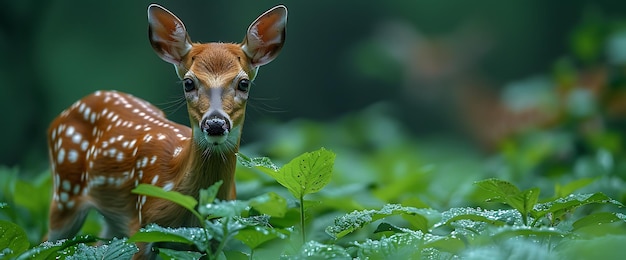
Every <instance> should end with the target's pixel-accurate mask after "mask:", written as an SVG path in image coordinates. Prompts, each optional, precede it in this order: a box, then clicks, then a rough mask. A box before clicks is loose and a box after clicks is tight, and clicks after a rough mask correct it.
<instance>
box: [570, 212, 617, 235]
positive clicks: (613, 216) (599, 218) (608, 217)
mask: <svg viewBox="0 0 626 260" xmlns="http://www.w3.org/2000/svg"><path fill="white" fill-rule="evenodd" d="M620 217H621V218H620ZM624 217H625V216H624V215H623V214H619V213H614V212H598V213H593V214H591V215H587V216H585V217H583V218H581V219H579V220H577V221H576V222H574V224H572V227H573V228H574V231H576V230H579V229H581V228H584V227H590V226H594V227H595V226H598V225H601V224H608V223H614V222H618V221H621V222H625V221H626V219H624Z"/></svg>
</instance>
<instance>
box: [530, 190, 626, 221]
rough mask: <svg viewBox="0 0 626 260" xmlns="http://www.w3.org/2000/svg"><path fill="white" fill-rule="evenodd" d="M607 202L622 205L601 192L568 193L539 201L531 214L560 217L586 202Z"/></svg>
mask: <svg viewBox="0 0 626 260" xmlns="http://www.w3.org/2000/svg"><path fill="white" fill-rule="evenodd" d="M594 203H597V204H609V205H616V206H624V205H623V204H622V203H620V202H619V201H616V200H614V199H611V198H610V197H608V196H606V195H604V194H603V193H601V192H597V193H593V194H570V195H569V196H567V197H564V198H558V199H556V200H553V201H549V202H546V203H539V204H537V205H535V207H534V209H533V211H532V215H533V217H535V218H537V219H538V218H541V217H543V216H545V215H546V214H548V213H551V214H552V218H554V219H560V218H561V217H562V216H563V214H565V213H567V212H571V211H572V210H574V209H576V208H578V207H580V206H583V205H588V204H594Z"/></svg>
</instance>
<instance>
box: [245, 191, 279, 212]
mask: <svg viewBox="0 0 626 260" xmlns="http://www.w3.org/2000/svg"><path fill="white" fill-rule="evenodd" d="M250 206H251V207H252V208H254V209H255V210H257V211H258V212H261V213H262V214H266V215H270V216H272V217H279V218H282V217H284V216H285V214H286V213H287V200H286V199H285V198H283V197H281V196H280V195H278V194H276V193H275V192H268V193H265V194H263V195H261V196H258V197H255V198H253V199H251V200H250Z"/></svg>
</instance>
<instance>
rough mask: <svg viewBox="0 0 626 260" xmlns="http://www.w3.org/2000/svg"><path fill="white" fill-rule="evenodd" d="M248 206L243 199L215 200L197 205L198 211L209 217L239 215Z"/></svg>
mask: <svg viewBox="0 0 626 260" xmlns="http://www.w3.org/2000/svg"><path fill="white" fill-rule="evenodd" d="M248 208H249V205H248V203H247V202H245V201H240V200H215V201H214V202H213V203H210V204H204V205H200V206H198V212H200V214H201V215H202V216H209V217H210V218H223V217H226V218H232V217H237V216H241V212H243V211H244V210H247V209H248Z"/></svg>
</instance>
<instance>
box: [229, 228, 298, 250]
mask: <svg viewBox="0 0 626 260" xmlns="http://www.w3.org/2000/svg"><path fill="white" fill-rule="evenodd" d="M287 234H288V231H286V230H282V229H278V228H269V227H264V226H254V227H250V228H246V229H242V230H239V232H238V233H237V235H235V238H236V239H238V240H239V241H241V242H243V243H244V244H245V245H246V246H248V247H249V248H250V249H256V248H257V247H259V246H260V245H261V244H263V243H265V242H268V241H271V240H274V239H277V238H280V239H285V238H287Z"/></svg>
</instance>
